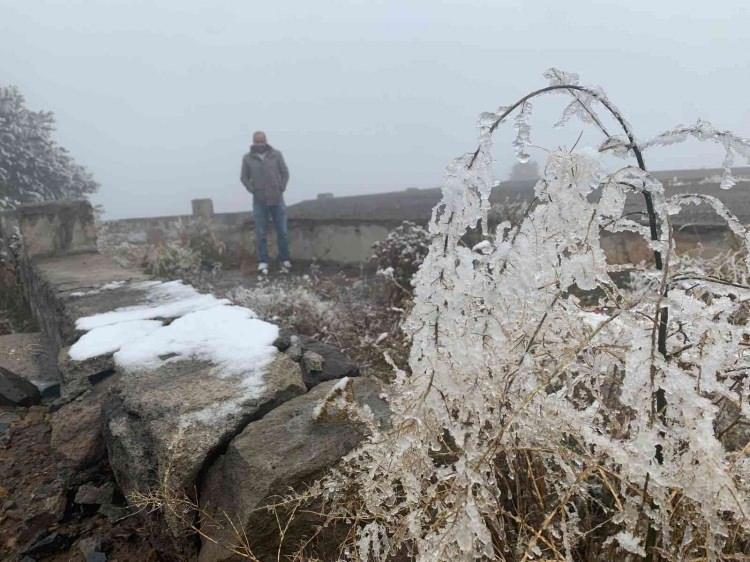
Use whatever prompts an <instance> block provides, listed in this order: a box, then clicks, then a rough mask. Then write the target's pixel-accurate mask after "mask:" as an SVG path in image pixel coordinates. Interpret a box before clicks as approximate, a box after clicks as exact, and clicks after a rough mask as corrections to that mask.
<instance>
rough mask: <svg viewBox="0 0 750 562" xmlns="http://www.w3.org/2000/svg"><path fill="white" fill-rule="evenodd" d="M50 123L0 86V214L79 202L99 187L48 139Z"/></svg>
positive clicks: (49, 115) (45, 113)
mask: <svg viewBox="0 0 750 562" xmlns="http://www.w3.org/2000/svg"><path fill="white" fill-rule="evenodd" d="M54 131H55V118H54V116H53V115H52V113H51V112H48V111H31V110H30V109H28V108H27V107H26V103H25V100H24V98H23V96H22V95H21V93H20V92H19V91H18V89H17V88H15V87H13V86H0V210H3V209H13V208H15V207H17V206H18V205H21V204H24V203H35V202H38V201H47V200H54V199H80V198H82V197H85V196H86V195H88V194H90V193H93V192H95V191H96V190H97V188H98V187H99V186H98V184H97V183H96V181H94V179H93V178H92V177H91V174H90V173H89V172H88V171H87V170H86V169H85V168H83V167H82V166H80V165H79V164H76V163H75V161H74V160H73V158H71V156H70V155H69V154H68V151H67V150H65V149H64V148H63V147H61V146H60V145H59V144H57V142H56V141H55V140H54V139H53V137H52V134H53V133H54Z"/></svg>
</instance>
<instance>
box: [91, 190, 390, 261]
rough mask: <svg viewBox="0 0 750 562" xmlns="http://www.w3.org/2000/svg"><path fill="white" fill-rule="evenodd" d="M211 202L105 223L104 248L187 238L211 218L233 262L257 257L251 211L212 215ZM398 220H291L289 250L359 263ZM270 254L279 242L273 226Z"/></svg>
mask: <svg viewBox="0 0 750 562" xmlns="http://www.w3.org/2000/svg"><path fill="white" fill-rule="evenodd" d="M208 201H210V200H205V199H204V200H197V202H196V204H195V205H194V206H193V207H194V211H195V214H194V215H178V216H172V217H154V218H135V219H121V220H113V221H106V222H104V223H103V224H102V225H100V228H99V249H100V251H102V252H105V253H116V252H117V251H118V248H123V247H125V246H131V247H136V248H139V247H146V246H148V245H150V244H156V243H159V242H177V241H180V240H184V239H185V238H186V236H187V230H188V229H189V228H190V226H191V224H193V222H194V221H197V220H202V221H210V225H211V228H212V229H213V231H214V232H215V233H216V235H217V236H218V237H219V239H221V240H222V241H223V242H224V244H225V245H226V252H227V255H228V257H229V261H230V262H231V263H232V264H233V265H235V266H242V265H245V264H247V263H254V261H255V226H254V223H253V219H252V214H251V213H248V212H240V213H215V214H212V213H211V209H212V205H209V204H208V203H207V202H208ZM398 224H399V221H392V220H330V219H329V220H314V219H301V218H291V219H289V221H288V229H289V248H290V253H291V257H292V259H293V260H298V261H312V260H317V261H326V262H334V263H360V262H363V261H366V260H367V259H368V258H369V257H370V255H371V254H372V245H373V244H374V243H375V242H378V241H380V240H383V239H384V238H385V237H386V236H387V235H388V232H390V231H391V230H392V229H393V228H395V227H396V226H398ZM269 244H270V250H271V255H272V256H273V255H275V248H276V240H275V235H274V232H273V227H272V226H271V227H270V228H269Z"/></svg>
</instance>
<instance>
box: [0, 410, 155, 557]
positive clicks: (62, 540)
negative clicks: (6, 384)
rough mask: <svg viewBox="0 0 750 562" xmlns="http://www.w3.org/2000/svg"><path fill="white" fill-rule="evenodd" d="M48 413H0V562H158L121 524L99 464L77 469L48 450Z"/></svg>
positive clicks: (138, 526)
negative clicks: (134, 561)
mask: <svg viewBox="0 0 750 562" xmlns="http://www.w3.org/2000/svg"><path fill="white" fill-rule="evenodd" d="M50 416H51V413H50V409H49V407H48V406H43V405H36V406H31V407H29V408H13V409H11V408H8V407H3V408H2V409H0V431H1V432H2V433H0V436H1V437H0V439H1V441H0V474H2V475H3V478H2V480H0V482H1V484H0V559H2V560H8V561H11V560H23V561H24V562H32V561H33V560H42V559H43V560H49V561H59V562H62V561H73V560H75V561H79V560H85V561H87V562H95V561H97V562H103V561H105V560H121V561H126V560H136V559H138V560H142V561H144V562H145V561H151V560H154V561H155V560H164V559H165V557H164V556H163V554H159V552H158V548H155V547H154V545H151V544H150V543H149V542H148V539H147V536H148V535H147V534H146V533H143V532H142V531H143V528H142V527H143V520H142V519H141V518H138V517H128V515H129V511H128V510H127V509H125V508H124V501H123V498H122V497H118V495H117V494H116V493H115V487H114V485H113V483H112V479H111V473H110V471H109V467H108V465H107V463H106V462H99V463H96V464H94V465H92V466H88V467H86V468H78V467H77V466H76V465H75V463H73V462H71V461H70V460H68V459H66V458H65V457H64V456H63V455H61V454H60V453H58V452H56V451H54V450H53V449H52V447H51V433H52V430H51V427H50Z"/></svg>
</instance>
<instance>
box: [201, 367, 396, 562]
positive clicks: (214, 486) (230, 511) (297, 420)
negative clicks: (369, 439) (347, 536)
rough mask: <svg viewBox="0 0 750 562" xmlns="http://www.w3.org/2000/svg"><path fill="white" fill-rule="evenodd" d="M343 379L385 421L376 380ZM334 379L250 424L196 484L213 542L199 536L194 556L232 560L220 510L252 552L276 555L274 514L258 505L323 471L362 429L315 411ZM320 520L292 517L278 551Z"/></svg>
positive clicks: (204, 560)
mask: <svg viewBox="0 0 750 562" xmlns="http://www.w3.org/2000/svg"><path fill="white" fill-rule="evenodd" d="M350 384H351V387H350V388H351V391H352V393H353V397H354V399H355V400H356V401H357V403H359V404H367V405H368V406H369V407H370V409H371V410H372V412H373V413H374V415H375V418H376V420H377V421H378V422H379V423H381V424H384V423H387V419H388V416H389V410H388V407H387V405H386V403H385V402H384V401H383V400H382V399H381V398H380V397H379V394H380V392H381V387H380V384H379V383H378V382H377V381H376V380H375V379H371V378H369V377H362V378H357V379H350ZM335 386H336V382H333V381H332V382H324V383H321V384H320V385H318V386H317V387H316V388H314V389H313V390H311V391H310V392H308V393H307V394H305V395H304V396H299V397H297V398H295V399H293V400H290V401H289V402H287V403H286V404H284V405H282V406H279V407H278V408H276V409H275V410H274V411H272V412H271V413H269V414H267V415H266V416H265V417H264V418H263V419H261V420H258V421H256V422H253V423H251V424H250V425H248V426H247V427H246V428H245V430H244V431H243V432H242V433H241V434H239V435H238V436H237V437H235V438H234V439H233V440H232V442H231V443H230V445H229V447H228V449H227V451H226V453H225V454H224V455H223V456H221V457H220V458H218V459H217V460H216V462H214V464H213V465H212V466H211V468H210V469H209V470H208V472H207V473H206V476H205V478H204V481H203V485H202V487H201V489H200V502H201V508H202V510H203V511H204V513H205V515H206V517H204V521H208V522H205V523H204V524H203V527H202V529H201V530H202V531H203V532H205V533H206V534H207V535H208V536H210V537H211V538H213V539H215V540H216V541H217V542H218V544H215V543H214V542H211V541H209V540H204V541H203V544H202V547H201V552H200V557H199V560H200V562H217V561H224V560H235V559H238V558H233V556H232V554H231V553H230V552H229V551H228V550H227V549H226V548H225V547H224V546H221V545H225V546H227V545H232V544H237V538H236V537H237V535H236V533H235V532H234V531H233V530H232V524H230V523H229V522H228V521H227V517H228V518H229V519H230V520H231V522H232V523H233V524H234V525H236V526H237V529H238V530H239V531H240V532H244V533H245V534H246V535H247V538H248V540H249V542H250V545H249V546H250V548H251V549H252V551H253V554H254V555H255V556H256V557H258V558H259V559H260V560H276V555H277V549H278V545H279V531H278V526H277V520H276V518H275V516H274V514H272V513H270V512H268V511H266V510H264V509H262V508H263V507H264V506H266V505H269V504H271V503H274V498H275V497H276V496H280V495H284V494H287V493H288V492H289V490H290V488H293V489H297V490H299V489H301V488H302V487H303V486H304V485H305V484H307V483H309V482H311V481H312V480H314V479H315V478H316V477H319V476H320V475H322V474H323V473H324V471H326V470H327V469H328V468H330V467H331V466H333V465H335V464H336V463H337V462H338V461H339V460H340V459H341V458H342V457H343V456H344V455H345V454H346V453H348V452H349V451H351V450H352V449H353V448H354V447H355V446H356V445H357V444H358V443H359V442H360V441H361V440H362V438H363V435H364V428H363V427H362V426H361V425H359V424H357V423H354V422H352V421H350V420H349V419H348V418H346V417H345V416H343V415H342V416H335V415H334V416H318V417H316V416H315V415H314V413H315V409H316V407H317V406H318V405H319V404H320V403H321V401H322V400H323V399H324V398H325V397H326V396H327V395H328V394H329V392H330V391H331V389H333V388H334V387H335ZM211 521H213V523H211ZM319 523H320V521H319V520H317V519H316V518H310V517H309V516H303V515H300V514H298V515H297V516H295V518H294V520H293V524H292V526H291V527H290V528H289V529H288V530H287V532H286V539H285V541H284V548H283V549H282V557H283V555H284V553H287V554H288V553H290V552H293V551H294V550H295V548H296V547H297V544H296V543H297V542H298V541H299V539H300V538H301V537H302V536H303V535H304V534H305V532H306V531H310V530H311V528H312V526H313V525H315V524H319ZM238 560H239V559H238Z"/></svg>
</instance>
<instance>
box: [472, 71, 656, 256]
mask: <svg viewBox="0 0 750 562" xmlns="http://www.w3.org/2000/svg"><path fill="white" fill-rule="evenodd" d="M556 90H567V91H568V92H570V93H571V95H573V96H574V97H575V94H574V93H573V92H576V91H578V92H584V93H586V94H588V95H590V96H591V97H593V98H594V99H596V100H598V101H599V103H601V104H602V105H603V106H604V107H605V108H606V109H607V111H609V112H610V113H611V114H612V116H613V117H614V118H615V119H616V120H617V122H618V123H619V124H620V126H621V127H622V130H623V131H624V132H625V134H626V135H627V137H628V141H629V143H630V146H629V147H630V149H631V150H632V151H633V154H634V155H635V159H636V161H637V162H638V167H639V168H640V169H641V170H643V171H644V172H645V171H646V163H645V161H644V160H643V153H642V152H641V149H640V147H639V146H638V143H636V142H635V136H634V135H633V133H632V131H631V130H630V127H628V124H627V122H626V121H625V119H623V117H622V115H620V112H619V111H617V109H616V108H614V107H613V106H612V105H611V104H610V103H609V101H608V100H607V99H606V98H604V97H602V96H600V95H599V94H598V93H597V92H595V91H594V90H592V89H590V88H587V87H585V86H578V85H576V84H556V85H553V86H547V87H545V88H540V89H538V90H535V91H533V92H531V93H529V94H526V95H525V96H524V97H522V98H521V99H519V100H518V101H517V102H516V103H514V104H512V105H511V106H509V107H508V108H507V109H506V110H505V111H504V112H503V113H502V114H500V116H499V117H498V118H497V119H496V120H495V122H494V123H493V124H492V125H491V126H490V131H489V132H490V134H492V133H493V132H494V131H495V129H497V127H498V126H500V124H501V123H502V122H503V121H504V120H505V118H506V117H508V115H510V114H511V113H513V111H515V110H516V109H517V108H518V107H519V106H522V105H523V104H524V103H526V102H527V101H529V100H530V99H532V98H535V97H536V96H540V95H542V94H546V93H548V92H553V91H556ZM576 99H578V98H577V97H576ZM587 111H588V110H587ZM592 117H593V116H592ZM594 123H596V124H597V126H598V127H599V129H600V130H601V131H602V133H604V135H605V136H607V138H609V137H610V135H609V133H608V132H607V130H606V129H605V128H604V127H603V125H602V124H601V123H600V122H599V121H598V120H597V119H595V118H594ZM479 150H480V148H479V147H477V149H476V150H475V151H474V154H473V156H472V157H471V160H470V161H469V165H468V167H469V168H471V167H472V166H473V165H474V162H475V161H476V159H477V156H479ZM643 197H644V199H645V200H646V213H647V214H648V222H649V229H650V231H651V240H658V239H659V223H658V222H657V220H656V212H655V210H654V201H653V199H652V197H651V194H650V193H648V192H646V191H644V192H643ZM654 261H655V262H656V269H658V270H661V269H662V267H663V264H662V259H661V252H659V251H658V250H654Z"/></svg>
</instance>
